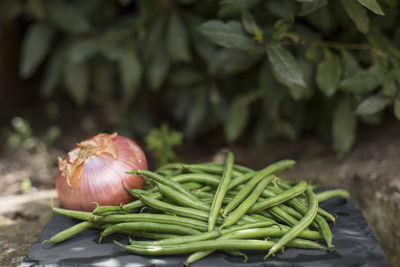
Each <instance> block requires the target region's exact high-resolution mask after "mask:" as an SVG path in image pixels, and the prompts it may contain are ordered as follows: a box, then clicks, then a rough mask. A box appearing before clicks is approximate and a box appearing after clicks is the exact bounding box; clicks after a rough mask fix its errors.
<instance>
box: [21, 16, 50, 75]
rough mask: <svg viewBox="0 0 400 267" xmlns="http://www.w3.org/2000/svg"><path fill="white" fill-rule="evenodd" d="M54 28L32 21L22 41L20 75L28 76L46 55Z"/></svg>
mask: <svg viewBox="0 0 400 267" xmlns="http://www.w3.org/2000/svg"><path fill="white" fill-rule="evenodd" d="M53 36H54V30H53V29H52V28H51V27H50V26H49V25H46V24H42V23H32V24H31V25H30V26H29V28H28V30H27V32H26V34H25V36H24V39H23V41H22V50H21V61H20V75H21V77H22V78H28V77H29V76H31V75H32V74H33V72H34V71H35V70H36V69H37V67H38V66H39V65H40V63H42V61H43V60H44V58H45V57H46V55H47V53H48V51H49V49H50V44H51V40H52V39H53Z"/></svg>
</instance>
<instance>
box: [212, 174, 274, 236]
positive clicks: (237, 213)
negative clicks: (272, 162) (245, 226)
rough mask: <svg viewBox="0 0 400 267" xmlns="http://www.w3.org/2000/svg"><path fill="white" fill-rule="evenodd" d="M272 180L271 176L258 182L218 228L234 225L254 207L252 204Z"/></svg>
mask: <svg viewBox="0 0 400 267" xmlns="http://www.w3.org/2000/svg"><path fill="white" fill-rule="evenodd" d="M272 178H273V177H272V176H269V177H265V178H263V179H262V180H261V181H259V182H258V184H257V186H256V188H255V189H254V190H253V192H252V193H251V194H250V195H249V196H248V197H247V198H246V199H245V200H244V201H243V202H242V203H241V204H240V205H239V206H238V207H237V208H236V209H235V210H234V211H232V212H231V213H230V214H229V215H228V216H227V217H226V218H225V219H224V223H223V224H222V225H221V227H220V228H221V229H222V228H224V227H227V226H230V225H232V224H234V223H236V222H237V221H238V220H239V219H240V218H241V217H242V216H243V215H244V214H246V212H247V211H248V210H249V209H250V208H251V207H252V206H253V205H254V203H256V201H257V199H258V198H259V197H260V195H261V193H262V191H263V190H264V188H265V187H266V186H267V184H269V183H270V182H271V180H272ZM231 203H232V202H231Z"/></svg>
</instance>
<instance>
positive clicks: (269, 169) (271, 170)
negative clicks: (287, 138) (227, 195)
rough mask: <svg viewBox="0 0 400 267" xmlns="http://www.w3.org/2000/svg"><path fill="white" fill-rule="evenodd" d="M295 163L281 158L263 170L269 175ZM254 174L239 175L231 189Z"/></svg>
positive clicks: (230, 186)
mask: <svg viewBox="0 0 400 267" xmlns="http://www.w3.org/2000/svg"><path fill="white" fill-rule="evenodd" d="M295 164H296V162H295V161H293V160H288V159H286V160H281V161H278V162H275V163H273V164H271V165H269V166H267V167H266V168H264V169H262V170H261V171H262V172H264V175H265V176H268V175H271V174H274V173H277V172H280V171H283V170H285V169H288V168H291V167H293V166H294V165H295ZM255 174H256V172H255V173H254V175H255ZM254 175H250V174H249V173H248V175H247V176H245V175H242V176H241V177H237V178H235V179H233V180H232V183H231V184H230V185H229V189H232V188H234V187H236V186H238V185H239V184H242V183H243V182H245V181H247V180H249V179H251V177H253V176H254ZM239 178H240V179H239Z"/></svg>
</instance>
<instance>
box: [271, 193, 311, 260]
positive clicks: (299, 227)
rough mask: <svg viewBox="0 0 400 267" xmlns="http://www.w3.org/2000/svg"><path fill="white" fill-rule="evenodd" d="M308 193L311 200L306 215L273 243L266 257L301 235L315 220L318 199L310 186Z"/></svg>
mask: <svg viewBox="0 0 400 267" xmlns="http://www.w3.org/2000/svg"><path fill="white" fill-rule="evenodd" d="M306 194H307V197H308V200H309V205H308V210H307V213H306V214H305V215H304V217H303V218H302V219H301V220H300V222H299V223H298V224H296V225H295V226H293V228H291V229H290V230H289V231H288V232H287V233H286V234H284V235H283V236H282V237H281V238H280V239H279V241H278V242H277V243H276V244H275V245H273V247H272V248H270V250H269V252H268V254H267V255H266V256H265V258H268V257H269V256H270V255H271V254H275V252H277V251H278V250H279V249H280V248H282V247H283V246H285V245H286V244H287V243H289V242H290V241H291V240H292V239H294V238H296V237H297V236H298V235H299V233H300V232H301V231H303V230H305V229H306V228H307V227H308V226H309V225H310V224H311V222H312V221H313V220H314V218H315V216H316V215H317V211H318V200H317V198H316V197H315V194H314V192H313V191H312V190H311V189H310V188H307V189H306Z"/></svg>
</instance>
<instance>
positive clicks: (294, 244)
mask: <svg viewBox="0 0 400 267" xmlns="http://www.w3.org/2000/svg"><path fill="white" fill-rule="evenodd" d="M270 240H271V241H273V242H278V241H279V239H277V238H271V239H270ZM286 247H290V248H306V249H322V250H327V249H328V248H327V247H326V246H324V245H321V244H320V243H317V242H314V241H311V240H307V239H302V238H295V239H292V240H290V241H289V243H287V244H286Z"/></svg>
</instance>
